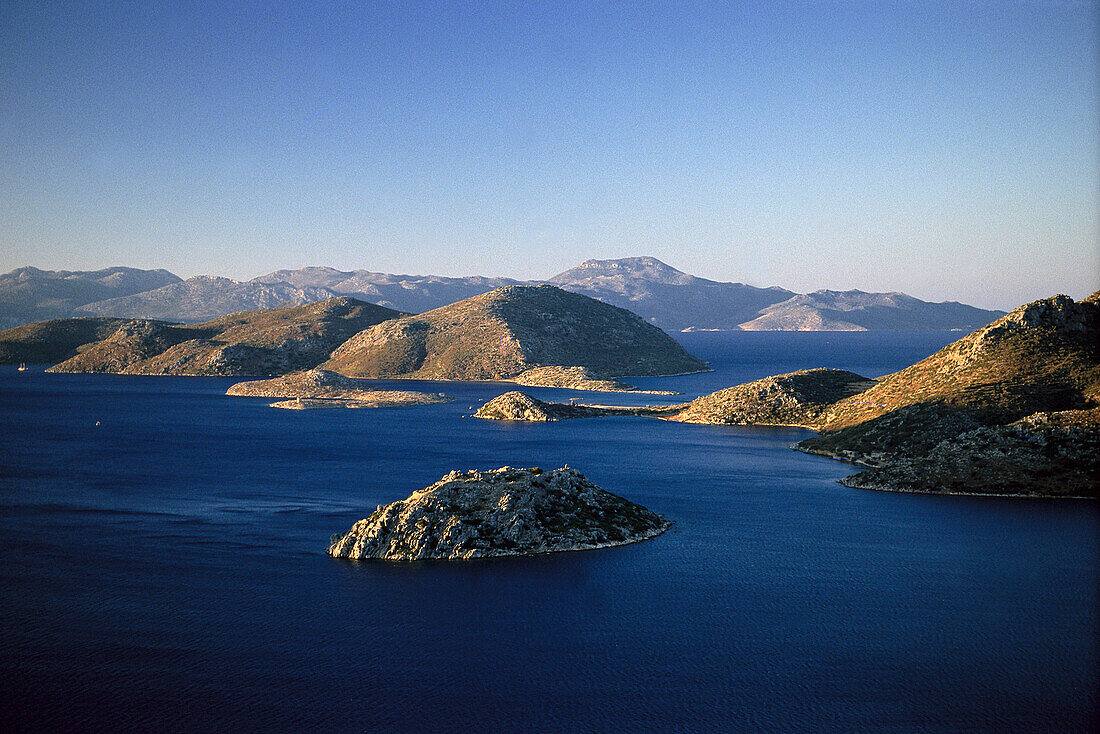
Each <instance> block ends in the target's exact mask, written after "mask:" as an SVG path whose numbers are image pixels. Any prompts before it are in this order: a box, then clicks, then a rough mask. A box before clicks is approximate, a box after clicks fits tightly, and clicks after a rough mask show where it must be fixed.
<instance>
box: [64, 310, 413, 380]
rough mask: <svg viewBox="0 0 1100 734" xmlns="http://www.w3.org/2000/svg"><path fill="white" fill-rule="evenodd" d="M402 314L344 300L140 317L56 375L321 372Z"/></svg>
mask: <svg viewBox="0 0 1100 734" xmlns="http://www.w3.org/2000/svg"><path fill="white" fill-rule="evenodd" d="M400 315H401V314H398V313H397V312H395V311H391V310H389V309H387V308H382V307H381V306H375V305H374V304H370V303H362V302H361V301H356V300H354V299H351V298H342V297H341V298H332V299H329V300H328V301H322V302H320V303H310V304H307V305H304V306H290V307H287V308H276V309H269V310H261V311H245V312H242V313H235V314H230V315H229V316H223V317H222V318H220V319H215V320H213V321H208V322H206V323H202V324H194V325H189V326H181V325H178V324H168V323H165V322H161V321H147V320H134V321H128V322H124V324H123V325H122V326H121V327H119V328H118V329H117V331H115V333H113V334H111V335H110V336H108V337H107V338H106V339H103V340H101V341H99V342H95V343H93V344H90V345H87V346H86V347H84V348H82V350H81V352H80V354H78V355H76V356H75V357H73V358H71V359H68V360H66V361H64V362H62V363H61V364H58V365H55V366H54V367H52V368H51V369H50V371H51V372H111V373H122V374H131V375H221V376H238V375H240V376H243V375H257V376H258V375H282V374H286V373H288V372H293V371H295V370H303V369H310V368H312V367H316V366H317V365H318V364H320V363H321V362H323V361H325V360H326V359H328V357H329V355H331V354H332V351H333V350H334V349H336V347H338V346H339V345H340V344H342V343H343V342H344V341H345V340H347V339H348V338H349V337H350V336H351V335H352V334H355V333H357V332H359V331H361V330H362V329H364V328H366V327H368V326H371V325H374V324H377V323H379V322H382V321H385V320H386V319H390V318H394V317H397V316H400Z"/></svg>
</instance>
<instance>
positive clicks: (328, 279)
mask: <svg viewBox="0 0 1100 734" xmlns="http://www.w3.org/2000/svg"><path fill="white" fill-rule="evenodd" d="M540 283H550V284H553V285H556V286H558V287H559V288H562V289H564V290H568V291H572V292H574V293H580V294H582V295H586V296H590V297H592V298H595V299H597V300H600V301H604V302H606V303H609V304H611V305H614V306H619V307H621V308H626V309H629V310H631V311H633V312H635V313H637V314H638V315H640V316H641V317H642V318H644V319H645V320H647V321H649V322H650V323H652V324H655V325H656V326H659V327H661V328H662V329H665V330H666V331H682V330H688V329H714V330H735V329H747V330H754V331H863V330H887V331H888V330H907V329H922V330H932V329H957V330H966V331H969V330H973V329H976V328H979V327H981V326H985V325H986V324H989V323H990V322H992V321H994V320H995V319H997V318H999V317H1000V316H1002V315H1003V313H1004V312H1002V311H989V310H985V309H980V308H975V307H973V306H967V305H965V304H961V303H955V302H947V303H930V302H927V301H922V300H920V299H917V298H913V297H912V296H907V295H905V294H903V293H864V292H862V291H829V290H822V291H817V292H815V293H810V294H805V295H801V294H797V293H794V292H792V291H789V290H785V289H783V288H777V287H771V288H758V287H755V286H750V285H745V284H744V283H725V282H720V281H714V280H707V279H705V278H698V277H696V276H694V275H689V274H687V273H684V272H681V271H679V270H677V269H676V268H673V267H671V266H669V265H666V264H665V263H663V262H661V261H660V260H657V259H656V258H652V257H631V258H623V259H620V260H586V261H585V262H583V263H581V264H580V265H578V266H577V267H575V268H572V269H570V270H567V271H565V272H564V273H559V274H558V275H555V276H553V277H552V278H550V279H549V280H546V281H518V280H513V279H511V278H487V277H482V276H471V277H465V278H447V277H441V276H435V275H391V274H387V273H375V272H371V271H367V270H353V271H342V270H336V269H334V268H326V267H307V268H301V269H298V270H278V271H275V272H273V273H269V274H267V275H263V276H260V277H258V278H254V279H252V280H249V281H236V280H230V279H228V278H220V277H215V276H197V277H194V278H189V279H188V280H186V281H184V280H181V279H180V278H178V277H177V276H175V275H172V274H171V273H169V272H167V271H164V270H152V271H147V270H134V269H132V268H110V269H107V270H101V271H95V272H69V271H56V272H51V271H43V270H37V269H35V268H20V269H19V270H15V271H13V272H11V273H8V274H7V275H3V276H0V326H16V325H19V324H23V323H28V322H31V321H39V320H43V319H50V318H60V317H65V316H100V317H105V316H112V317H120V318H143V319H160V320H166V321H180V322H184V323H195V322H200V321H207V320H210V319H213V318H217V317H219V316H222V315H225V314H228V313H234V312H237V311H245V310H253V309H260V308H272V307H275V306H280V305H301V304H305V303H313V302H317V301H322V300H325V299H328V298H332V297H334V296H349V297H352V298H356V299H359V300H362V301H366V302H369V303H375V304H378V305H381V306H385V307H387V308H391V309H394V310H397V311H403V312H406V313H424V312H426V311H431V310H434V309H437V308H440V307H442V306H447V305H450V304H452V303H457V302H458V301H461V300H464V299H467V298H471V297H473V296H477V295H481V294H482V293H487V292H489V291H491V290H494V289H496V288H500V287H503V286H507V285H537V284H540Z"/></svg>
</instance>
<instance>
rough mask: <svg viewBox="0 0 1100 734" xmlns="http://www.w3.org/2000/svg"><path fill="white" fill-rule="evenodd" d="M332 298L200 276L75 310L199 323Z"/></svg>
mask: <svg viewBox="0 0 1100 734" xmlns="http://www.w3.org/2000/svg"><path fill="white" fill-rule="evenodd" d="M332 297H333V293H332V291H330V290H328V289H327V288H315V287H311V286H305V287H303V288H297V287H295V286H293V285H290V284H288V283H271V284H268V283H262V282H257V281H254V280H250V281H244V282H242V281H239V280H230V279H229V278H219V277H217V276H214V275H196V276H195V277H194V278H188V279H187V280H177V281H176V282H175V283H171V284H169V285H166V286H163V287H161V288H156V289H154V290H148V291H145V292H143V293H135V294H133V295H129V296H122V297H119V298H110V299H107V300H105V301H97V302H96V303H88V304H85V305H83V306H80V307H79V308H76V309H74V310H73V313H72V315H73V316H118V317H122V318H129V319H158V320H161V321H182V322H184V323H196V322H199V321H209V320H211V319H216V318H218V317H219V316H225V315H226V314H231V313H237V312H239V311H255V310H257V309H262V308H275V307H277V306H302V305H304V304H307V303H317V302H318V301H325V300H328V299H329V298H332Z"/></svg>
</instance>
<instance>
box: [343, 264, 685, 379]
mask: <svg viewBox="0 0 1100 734" xmlns="http://www.w3.org/2000/svg"><path fill="white" fill-rule="evenodd" d="M553 365H568V366H579V367H584V368H586V369H589V370H592V371H593V372H595V373H598V374H601V375H664V374H677V373H684V372H696V371H700V370H703V369H706V363H704V362H703V361H702V360H699V359H696V358H695V357H693V356H691V355H690V354H688V353H687V352H686V351H684V348H683V347H681V346H680V345H679V344H677V343H676V342H675V341H673V340H672V338H671V337H670V336H668V334H665V333H664V332H663V331H661V330H660V329H658V328H657V327H655V326H652V325H650V324H647V323H646V322H644V321H643V320H642V319H641V318H639V317H638V316H636V315H635V314H632V313H630V312H629V311H626V310H624V309H621V308H616V307H614V306H609V305H607V304H605V303H601V302H599V301H596V300H593V299H591V298H588V297H586V296H580V295H577V294H575V293H568V292H566V291H563V290H561V289H559V288H554V287H553V286H548V285H542V286H534V287H528V286H507V287H504V288H499V289H497V290H495V291H492V292H490V293H486V294H484V295H480V296H475V297H474V298H468V299H466V300H465V301H460V302H459V303H455V304H452V305H450V306H446V307H444V308H440V309H436V310H434V311H429V312H427V313H423V314H420V315H419V316H411V317H407V318H403V319H396V320H394V321H390V322H387V323H384V324H380V325H378V326H375V327H372V328H370V329H365V330H364V331H362V332H360V333H359V334H356V335H355V336H354V337H352V338H351V339H349V340H348V341H347V342H346V343H345V344H343V345H342V346H341V347H340V348H339V349H337V350H336V351H335V352H333V354H332V359H330V360H329V361H328V362H327V363H326V364H324V365H323V366H324V367H325V368H326V369H331V370H335V371H337V372H340V373H342V374H345V375H349V376H352V377H409V378H420V379H445V380H499V379H502V378H503V379H507V378H512V377H515V376H516V375H519V374H521V373H523V372H525V371H527V370H530V369H532V368H534V367H545V366H553Z"/></svg>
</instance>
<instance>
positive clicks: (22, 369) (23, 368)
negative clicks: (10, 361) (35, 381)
mask: <svg viewBox="0 0 1100 734" xmlns="http://www.w3.org/2000/svg"><path fill="white" fill-rule="evenodd" d="M19 371H20V372H26V371H27V363H26V362H20V363H19Z"/></svg>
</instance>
